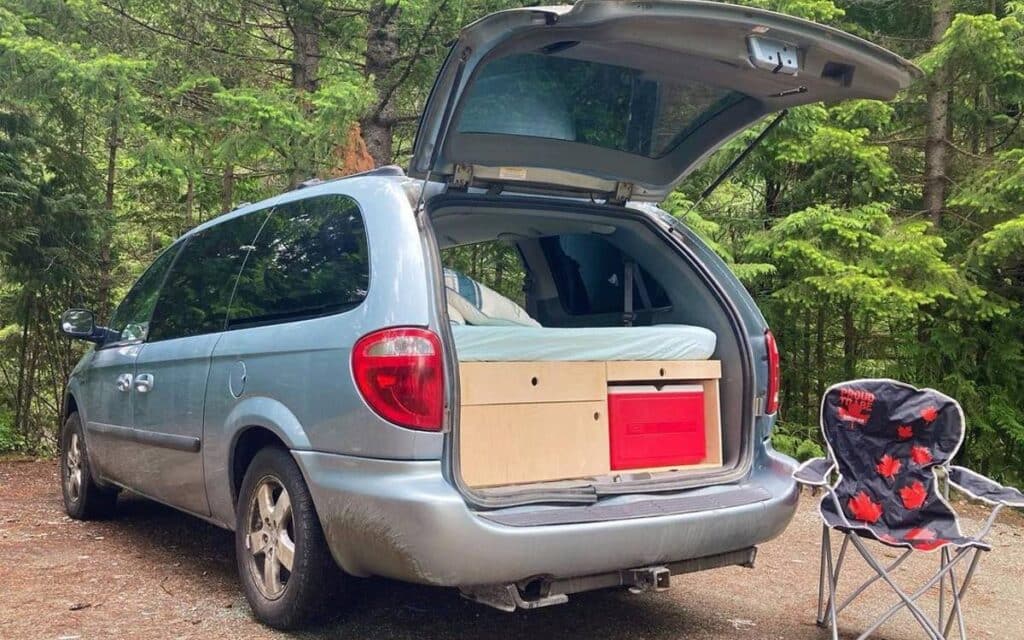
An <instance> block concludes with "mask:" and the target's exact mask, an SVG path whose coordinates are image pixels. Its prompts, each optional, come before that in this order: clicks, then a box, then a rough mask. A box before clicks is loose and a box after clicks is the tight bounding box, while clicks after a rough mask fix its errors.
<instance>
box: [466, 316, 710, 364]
mask: <svg viewBox="0 0 1024 640" xmlns="http://www.w3.org/2000/svg"><path fill="white" fill-rule="evenodd" d="M452 334H453V335H454V337H455V351H456V353H457V354H458V357H459V360H460V361H463V362H532V361H538V360H556V361H607V360H707V359H708V358H710V357H711V354H713V353H714V352H715V342H716V338H715V334H714V333H713V332H711V331H710V330H708V329H704V328H703V327H693V326H689V325H685V324H663V325H656V326H652V327H581V328H558V327H494V326H471V325H453V326H452Z"/></svg>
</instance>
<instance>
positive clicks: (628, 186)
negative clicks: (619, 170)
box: [608, 182, 633, 206]
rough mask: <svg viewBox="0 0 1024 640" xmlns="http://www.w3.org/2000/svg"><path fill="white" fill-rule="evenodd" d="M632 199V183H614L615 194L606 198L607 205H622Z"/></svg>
mask: <svg viewBox="0 0 1024 640" xmlns="http://www.w3.org/2000/svg"><path fill="white" fill-rule="evenodd" d="M631 197H633V183H632V182H616V183H615V194H614V195H613V196H612V197H610V198H608V204H617V205H620V206H621V205H624V204H626V201H628V200H629V199H630V198H631Z"/></svg>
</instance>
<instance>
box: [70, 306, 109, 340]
mask: <svg viewBox="0 0 1024 640" xmlns="http://www.w3.org/2000/svg"><path fill="white" fill-rule="evenodd" d="M60 330H61V331H62V332H63V333H64V335H66V336H69V337H71V338H76V339H78V340H88V341H89V342H97V343H99V342H102V341H103V335H104V333H105V332H104V331H102V330H100V331H97V327H96V315H95V314H93V312H92V311H89V310H88V309H68V310H67V311H65V312H64V314H63V315H62V316H61V317H60Z"/></svg>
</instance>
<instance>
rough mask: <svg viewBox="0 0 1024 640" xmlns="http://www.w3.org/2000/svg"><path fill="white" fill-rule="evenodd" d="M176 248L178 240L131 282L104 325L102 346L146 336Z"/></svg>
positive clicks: (176, 250) (179, 245) (135, 340)
mask: <svg viewBox="0 0 1024 640" xmlns="http://www.w3.org/2000/svg"><path fill="white" fill-rule="evenodd" d="M179 250H181V243H177V244H174V245H171V247H170V248H169V249H167V250H165V251H164V252H163V253H161V254H160V255H159V256H158V257H157V259H156V260H154V261H153V264H151V265H150V266H149V268H148V269H146V271H145V272H144V273H143V274H142V276H141V277H139V279H138V280H137V281H136V282H135V284H134V285H132V288H131V290H130V291H129V292H128V295H126V296H125V297H124V300H122V301H121V304H120V305H119V306H118V307H117V311H115V312H114V315H113V316H111V318H110V323H109V326H108V327H107V329H109V330H110V332H109V333H108V334H107V336H108V337H107V341H106V342H105V343H104V344H105V345H107V344H117V343H121V342H137V341H141V340H145V339H146V337H147V333H148V332H149V320H150V318H151V317H152V315H153V307H154V306H156V297H157V295H158V294H159V293H160V285H162V284H163V282H164V276H166V275H167V271H168V269H170V268H171V264H173V263H174V256H176V255H178V251H179Z"/></svg>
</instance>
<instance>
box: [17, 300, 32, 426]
mask: <svg viewBox="0 0 1024 640" xmlns="http://www.w3.org/2000/svg"><path fill="white" fill-rule="evenodd" d="M31 324H32V292H31V291H29V290H28V289H26V290H25V311H24V315H23V316H22V324H21V344H20V345H19V346H18V388H17V389H16V390H15V394H14V429H15V431H16V432H18V433H21V435H22V436H23V437H24V438H25V440H26V441H27V440H28V424H27V423H28V420H27V419H26V418H25V415H26V414H27V413H28V411H27V410H26V409H25V405H26V404H27V396H28V391H29V380H28V376H27V375H26V373H27V369H28V366H27V365H28V338H29V330H28V328H29V326H30V325H31Z"/></svg>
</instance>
